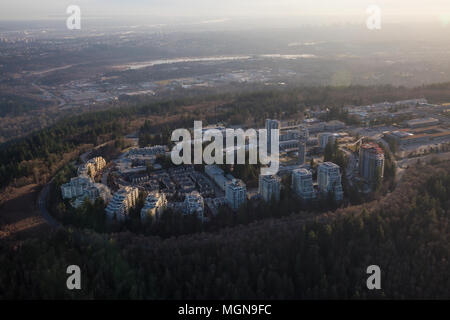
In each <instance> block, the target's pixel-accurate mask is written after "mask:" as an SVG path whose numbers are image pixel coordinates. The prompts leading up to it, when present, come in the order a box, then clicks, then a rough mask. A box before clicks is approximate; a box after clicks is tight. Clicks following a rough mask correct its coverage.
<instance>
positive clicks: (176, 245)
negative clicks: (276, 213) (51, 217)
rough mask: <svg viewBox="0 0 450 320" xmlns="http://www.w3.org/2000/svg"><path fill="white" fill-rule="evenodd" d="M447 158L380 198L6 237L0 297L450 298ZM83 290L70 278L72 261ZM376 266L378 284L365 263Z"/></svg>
mask: <svg viewBox="0 0 450 320" xmlns="http://www.w3.org/2000/svg"><path fill="white" fill-rule="evenodd" d="M449 199H450V166H449V162H443V163H438V164H434V165H426V167H425V166H424V165H422V164H420V163H419V164H417V167H415V168H410V169H408V171H407V174H405V177H404V178H403V179H402V180H401V182H400V184H399V186H398V187H397V188H396V189H395V191H394V192H392V193H391V194H389V195H387V196H386V197H384V198H382V199H381V200H378V201H373V202H371V203H367V204H363V205H359V206H353V207H348V208H345V209H338V210H336V211H334V212H328V213H325V214H320V215H317V214H310V215H309V216H307V217H305V215H301V214H298V213H292V214H291V215H289V216H287V217H283V218H278V219H265V220H263V221H259V222H254V223H251V224H249V225H238V226H235V227H230V228H227V229H223V230H221V231H219V232H215V233H205V232H204V233H197V234H195V235H185V236H179V237H171V238H168V239H165V240H163V239H161V238H159V237H145V236H138V235H134V234H131V233H116V234H112V235H105V234H98V233H94V232H92V231H88V230H78V229H68V230H67V229H60V230H57V231H54V232H53V233H51V234H47V235H43V236H42V237H41V238H38V239H37V238H36V239H28V240H25V241H23V242H21V243H17V242H15V241H13V240H7V241H2V242H1V243H0V265H2V272H1V274H0V298H3V299H5V298H28V299H33V298H67V299H69V298H72V299H79V298H88V299H91V298H97V299H102V298H123V299H129V298H137V299H202V298H209V299H225V298H229V299H306V298H311V299H324V298H330V299H335V298H341V299H342V298H351V299H365V298H375V299H384V298H394V299H406V298H409V299H415V298H443V299H448V298H450V275H449V273H448V271H449V270H450V238H449V237H450V224H449V222H450V216H449V208H450V202H449ZM71 264H77V265H79V266H80V268H81V270H82V290H81V291H68V290H66V289H65V288H66V287H65V282H66V277H67V275H66V268H67V266H68V265H71ZM372 264H376V265H379V266H380V268H381V273H382V280H381V287H382V289H381V290H374V291H369V290H367V288H366V279H367V277H368V275H367V274H366V268H367V266H369V265H372Z"/></svg>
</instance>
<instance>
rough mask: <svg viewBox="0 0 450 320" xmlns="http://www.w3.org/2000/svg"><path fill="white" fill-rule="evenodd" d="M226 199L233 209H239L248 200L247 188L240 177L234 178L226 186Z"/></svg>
mask: <svg viewBox="0 0 450 320" xmlns="http://www.w3.org/2000/svg"><path fill="white" fill-rule="evenodd" d="M225 199H226V202H227V204H228V206H229V207H230V208H231V209H232V210H238V209H239V208H240V207H241V206H242V205H243V204H244V203H245V202H246V201H247V188H246V186H245V183H244V182H243V181H242V180H239V179H233V180H232V181H231V182H229V183H228V184H227V186H226V188H225Z"/></svg>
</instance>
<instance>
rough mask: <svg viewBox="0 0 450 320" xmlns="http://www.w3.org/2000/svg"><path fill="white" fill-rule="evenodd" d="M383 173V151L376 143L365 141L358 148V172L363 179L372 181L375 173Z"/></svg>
mask: <svg viewBox="0 0 450 320" xmlns="http://www.w3.org/2000/svg"><path fill="white" fill-rule="evenodd" d="M378 173H380V175H381V178H383V175H384V151H383V149H381V148H380V146H378V145H377V144H376V143H366V144H363V145H361V148H360V149H359V174H360V175H361V177H362V178H364V180H365V181H368V182H370V181H373V180H374V179H375V177H376V175H377V174H378Z"/></svg>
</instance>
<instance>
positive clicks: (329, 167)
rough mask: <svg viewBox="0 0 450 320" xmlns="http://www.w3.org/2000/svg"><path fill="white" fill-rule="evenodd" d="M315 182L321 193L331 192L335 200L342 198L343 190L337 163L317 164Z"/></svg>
mask: <svg viewBox="0 0 450 320" xmlns="http://www.w3.org/2000/svg"><path fill="white" fill-rule="evenodd" d="M317 182H318V184H319V191H320V192H321V193H323V194H327V193H329V192H333V193H334V196H335V200H336V201H340V200H342V199H343V197H344V192H343V190H342V183H341V173H340V170H339V166H338V165H337V164H335V163H333V162H324V163H321V164H319V168H318V171H317Z"/></svg>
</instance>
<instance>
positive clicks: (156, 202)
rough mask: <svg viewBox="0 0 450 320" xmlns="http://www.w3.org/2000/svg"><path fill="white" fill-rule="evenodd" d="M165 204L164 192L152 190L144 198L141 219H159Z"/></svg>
mask: <svg viewBox="0 0 450 320" xmlns="http://www.w3.org/2000/svg"><path fill="white" fill-rule="evenodd" d="M166 206H167V198H166V194H165V193H163V192H157V191H153V192H151V193H150V194H149V195H148V196H147V198H146V199H145V204H144V207H143V208H142V209H141V220H145V219H147V218H148V217H150V216H151V217H153V218H155V219H159V217H160V215H161V214H162V213H163V212H164V210H165V208H166Z"/></svg>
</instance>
